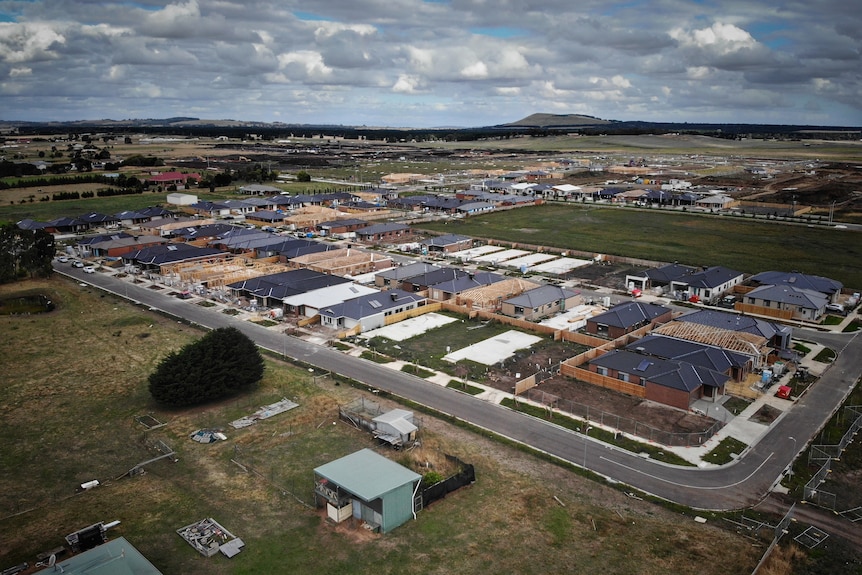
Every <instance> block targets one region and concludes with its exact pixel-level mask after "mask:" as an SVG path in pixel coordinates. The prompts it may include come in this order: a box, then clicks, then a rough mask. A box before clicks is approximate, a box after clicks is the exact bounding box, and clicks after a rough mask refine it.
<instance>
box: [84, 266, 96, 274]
mask: <svg viewBox="0 0 862 575" xmlns="http://www.w3.org/2000/svg"><path fill="white" fill-rule="evenodd" d="M84 273H85V274H94V273H96V268H94V267H93V266H87V267H85V268H84Z"/></svg>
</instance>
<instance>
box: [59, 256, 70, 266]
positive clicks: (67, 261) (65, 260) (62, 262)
mask: <svg viewBox="0 0 862 575" xmlns="http://www.w3.org/2000/svg"><path fill="white" fill-rule="evenodd" d="M57 261H58V262H60V263H61V264H67V263H69V258H67V257H66V256H60V257H58V258H57Z"/></svg>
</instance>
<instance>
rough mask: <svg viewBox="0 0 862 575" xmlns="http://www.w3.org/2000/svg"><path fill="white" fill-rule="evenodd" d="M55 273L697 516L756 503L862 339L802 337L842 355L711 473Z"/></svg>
mask: <svg viewBox="0 0 862 575" xmlns="http://www.w3.org/2000/svg"><path fill="white" fill-rule="evenodd" d="M56 269H57V271H58V272H60V273H63V274H65V275H68V276H70V277H72V278H74V279H76V280H78V281H83V282H87V283H89V284H91V285H94V286H97V287H99V288H102V289H105V290H107V291H110V292H113V293H115V294H117V295H119V296H123V297H127V298H129V299H132V300H135V301H137V302H139V303H141V304H142V305H145V306H148V307H151V308H155V309H159V310H162V311H164V312H166V313H169V314H171V315H174V316H176V317H181V318H185V319H186V320H188V321H191V322H194V323H196V324H199V325H201V326H205V327H207V328H213V329H214V328H219V327H226V326H233V327H236V328H238V329H240V330H241V331H242V332H243V333H245V334H246V335H248V336H249V337H250V338H252V339H253V340H254V341H255V342H257V343H258V345H260V346H261V347H264V348H266V349H269V350H271V351H274V352H276V353H279V354H282V353H284V354H286V355H287V356H289V357H292V358H296V359H298V360H301V361H303V362H306V363H308V364H311V365H314V366H317V367H318V368H320V369H323V370H327V371H331V372H334V373H338V374H341V375H344V376H347V377H349V378H352V379H355V380H357V381H361V382H363V383H365V384H367V385H370V386H372V387H374V388H377V389H380V390H384V391H387V392H390V393H393V394H395V395H397V396H400V397H403V398H406V399H409V400H411V401H414V402H417V403H420V404H423V405H426V406H428V407H430V408H432V409H434V410H436V411H438V412H441V413H444V414H447V415H450V416H452V417H456V418H458V419H461V420H463V421H466V422H469V423H471V424H472V425H474V426H477V427H480V428H483V429H486V430H488V431H491V432H493V433H496V434H499V435H502V436H505V437H508V438H510V439H512V440H514V441H517V442H521V443H523V444H526V445H529V446H531V447H532V448H534V449H537V450H540V451H543V452H546V453H548V454H550V455H552V456H554V457H557V458H559V459H562V460H564V461H567V462H570V463H572V464H575V465H578V466H584V467H586V468H588V469H591V470H593V471H594V472H596V473H598V474H601V475H603V476H605V477H607V478H609V479H610V480H613V481H618V482H621V483H624V484H627V485H630V486H632V487H635V488H637V489H639V490H641V491H643V492H646V493H649V494H652V495H655V496H658V497H661V498H663V499H666V500H669V501H674V502H677V503H680V504H683V505H687V506H690V507H693V508H697V509H709V510H736V509H742V508H747V507H750V506H752V505H754V504H756V503H757V502H759V501H760V500H762V499H763V498H764V497H765V496H766V495H767V494H768V493H769V491H770V488H771V487H772V486H773V485H774V484H775V482H776V481H777V480H778V479H779V478H780V475H781V474H782V472H783V471H784V470H785V469H786V468H787V467H788V465H789V464H790V463H791V462H792V460H793V459H794V458H795V456H796V455H797V454H798V453H799V452H800V451H802V450H803V449H804V447H805V444H806V443H807V441H809V439H810V438H812V437H814V436H815V435H816V434H817V432H818V430H819V429H820V428H821V427H822V426H823V425H824V424H825V423H826V421H828V419H829V417H830V416H831V415H832V413H833V412H834V411H835V410H836V409H837V408H838V407H839V406H840V405H841V403H842V402H843V401H844V399H845V398H846V396H847V395H848V394H849V392H850V391H851V390H852V388H853V384H854V382H855V381H856V380H857V379H858V378H859V377H860V375H862V361H859V358H862V338H860V337H858V336H857V335H855V334H852V335H838V334H823V333H814V334H812V337H810V338H809V337H808V335H807V334H806V336H805V337H806V338H807V339H812V340H814V338H815V337H816V338H818V339H819V340H826V341H829V342H831V343H830V345H831V346H832V347H833V348H834V349H835V350H836V351H840V352H841V353H839V355H838V357H837V359H836V360H835V362H834V363H833V364H832V366H831V367H830V368H829V369H827V370H826V372H825V373H824V374H823V375H822V377H821V378H820V380H819V382H818V383H817V385H815V386H813V387H812V388H811V390H810V391H809V392H808V393H807V394H806V395H805V396H803V398H802V399H800V400H799V401H798V402H797V405H796V406H795V407H794V409H792V410H791V411H789V412H787V414H786V415H785V416H784V417H782V418H781V419H779V420H778V421H777V422H776V423H775V424H773V425H772V427H771V428H770V430H769V432H768V433H767V435H766V436H765V437H764V438H762V439H761V441H759V442H758V443H757V445H755V446H754V447H753V448H751V449H749V450H748V451H747V452H745V453H744V454H742V456H741V457H740V458H739V459H738V460H736V461H735V462H733V463H731V464H729V465H725V466H722V467H719V468H709V469H699V468H690V467H677V466H672V465H667V464H663V463H660V462H656V461H654V460H649V459H645V458H642V457H639V456H637V455H635V454H632V453H630V452H628V451H623V450H620V449H617V448H614V447H612V446H609V445H607V444H605V443H602V442H598V441H595V440H592V439H590V438H587V437H584V436H583V435H581V434H578V433H574V432H571V431H569V430H566V429H563V428H561V427H558V426H556V425H553V424H552V423H548V422H545V421H542V420H539V419H535V418H532V417H528V416H525V415H523V414H521V413H518V412H515V411H512V410H509V409H506V408H504V407H501V406H499V405H496V404H492V403H488V402H485V401H482V400H479V399H476V398H475V397H473V396H471V395H467V394H463V393H460V392H457V391H455V390H453V389H449V388H446V387H441V386H438V385H434V384H429V383H428V382H426V381H424V380H422V379H420V378H417V377H415V376H412V375H410V374H406V373H403V372H400V371H394V370H392V369H389V368H386V367H383V366H381V365H379V364H376V363H373V362H370V361H366V360H363V359H359V358H355V357H352V356H349V355H346V354H343V353H340V352H338V351H334V350H332V349H330V348H326V347H322V346H319V345H315V344H312V343H308V342H306V341H303V340H300V339H297V338H294V337H290V336H286V335H283V334H279V333H276V332H273V331H270V330H267V329H265V328H263V327H261V326H258V325H255V324H253V323H250V322H247V321H242V320H239V319H236V318H234V317H232V316H228V315H226V314H223V313H218V312H214V311H213V310H211V309H208V308H204V307H201V306H198V305H195V304H194V303H191V302H189V301H183V300H180V299H177V298H172V297H167V296H166V294H165V290H158V291H156V290H151V289H148V288H146V287H140V286H138V285H134V284H130V283H129V282H126V281H123V280H121V279H116V278H114V277H112V276H109V275H106V274H103V273H95V274H85V273H83V272H82V271H81V270H80V269H75V268H70V267H67V266H65V265H64V264H57V268H56ZM791 437H792V438H795V440H792V439H790V438H791Z"/></svg>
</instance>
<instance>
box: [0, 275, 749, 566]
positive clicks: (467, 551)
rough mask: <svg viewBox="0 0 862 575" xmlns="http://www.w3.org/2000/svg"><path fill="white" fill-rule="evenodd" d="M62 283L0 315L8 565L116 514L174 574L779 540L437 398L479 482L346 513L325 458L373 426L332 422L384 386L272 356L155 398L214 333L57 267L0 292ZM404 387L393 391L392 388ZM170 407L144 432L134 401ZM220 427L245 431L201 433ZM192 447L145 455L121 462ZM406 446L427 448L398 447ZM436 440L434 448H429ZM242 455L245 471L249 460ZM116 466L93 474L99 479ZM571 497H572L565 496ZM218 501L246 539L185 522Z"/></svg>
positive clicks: (551, 556)
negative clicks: (259, 371)
mask: <svg viewBox="0 0 862 575" xmlns="http://www.w3.org/2000/svg"><path fill="white" fill-rule="evenodd" d="M25 290H31V291H36V292H46V293H50V295H51V297H52V299H53V300H54V301H55V302H57V303H58V308H57V309H56V310H55V311H54V312H51V313H49V314H42V315H30V316H18V317H9V316H2V317H0V333H3V337H2V338H0V356H2V357H3V361H2V362H0V381H2V382H3V385H2V386H0V429H2V430H3V431H2V433H3V436H2V437H3V448H2V449H0V566H2V567H4V568H5V567H6V566H11V565H15V564H17V563H20V562H22V561H30V562H31V564H32V562H33V561H34V557H35V555H36V554H37V553H39V552H41V551H45V550H47V549H51V548H54V547H56V546H58V545H60V544H62V542H63V536H65V535H66V534H68V533H71V532H72V531H75V530H77V529H79V528H81V527H85V526H87V525H90V524H92V523H95V522H98V521H111V520H114V519H118V520H120V521H121V524H120V525H119V526H118V527H117V528H115V529H114V530H112V531H111V532H109V535H110V536H112V537H115V536H119V535H122V536H125V537H126V538H127V539H129V540H130V541H131V542H132V543H133V544H134V545H135V546H136V547H137V548H138V549H139V550H141V552H142V553H144V555H146V556H147V557H148V558H149V559H150V560H151V561H152V562H153V563H154V565H155V566H156V567H157V568H159V569H160V570H161V571H162V572H163V573H165V574H168V573H183V574H186V575H196V574H204V573H206V574H208V575H222V574H245V573H284V572H296V573H321V574H344V573H350V574H371V573H375V574H376V573H381V572H383V573H398V574H407V575H411V574H415V575H425V574H427V573H447V574H462V573H463V574H474V573H502V572H506V573H523V574H537V575H538V574H545V573H560V572H570V573H571V572H573V573H585V574H586V573H609V574H612V575H613V574H619V575H629V574H631V573H639V574H644V575H652V574H656V575H659V574H661V575H664V574H666V573H668V572H673V573H679V574H695V573H696V574H704V575H718V574H725V573H750V572H751V570H752V569H753V567H754V565H755V564H756V563H757V561H758V559H759V557H760V553H761V552H762V548H758V547H755V546H753V545H752V544H751V540H749V539H747V538H745V537H742V536H739V535H736V534H735V533H733V532H731V531H727V530H724V529H721V528H719V525H721V524H723V522H722V521H721V519H720V518H719V517H717V516H715V515H713V514H709V513H702V512H701V513H698V514H699V515H703V516H706V517H709V518H710V523H709V524H707V525H699V524H697V523H695V522H694V521H693V520H692V517H693V515H694V512H691V513H690V515H683V516H681V515H679V514H677V513H674V512H672V511H670V510H668V509H665V508H662V507H660V506H657V505H654V504H652V503H649V502H647V501H638V500H635V499H631V498H629V497H626V496H625V495H624V494H623V493H621V492H620V491H618V490H617V489H614V488H612V487H610V486H607V485H604V484H602V483H601V482H594V481H590V480H587V479H584V478H583V477H581V476H580V475H578V474H577V473H573V472H572V471H570V470H568V469H565V468H563V467H560V466H556V465H553V464H551V463H548V462H546V461H543V460H541V459H539V458H537V457H535V456H532V455H529V454H526V453H524V452H523V451H520V450H517V449H515V448H514V447H509V446H506V445H504V444H501V443H498V442H496V441H494V440H491V439H489V438H488V437H486V436H484V435H482V434H477V433H473V432H470V431H466V430H464V429H461V428H458V427H453V426H451V425H450V424H448V423H444V422H442V421H439V420H437V419H435V418H433V417H431V416H428V415H427V414H421V434H422V442H423V446H422V449H425V450H427V451H426V452H425V453H427V454H433V453H437V454H439V453H442V452H445V453H451V454H454V455H456V456H458V457H459V458H461V459H462V460H464V461H468V462H470V463H473V464H474V465H475V467H476V472H477V477H478V481H477V483H476V484H475V485H473V486H470V487H467V488H465V489H462V490H461V491H458V492H456V493H452V494H450V495H449V496H447V497H446V498H445V499H443V500H441V501H439V502H437V503H435V504H434V505H432V506H431V507H429V508H428V509H426V510H423V511H422V512H421V513H420V514H419V516H418V520H417V521H410V522H408V523H407V524H405V525H403V526H402V527H400V528H398V529H396V530H395V531H393V532H392V533H390V534H387V535H385V536H382V537H377V536H371V535H369V534H367V533H366V532H365V530H363V529H350V528H346V527H344V526H342V527H344V528H342V527H339V528H338V529H335V528H334V527H333V526H332V525H330V524H328V523H327V522H326V521H324V519H323V518H322V517H321V515H319V514H318V513H317V512H315V511H314V510H312V509H309V508H308V507H307V506H306V505H305V503H307V502H309V501H310V500H311V495H310V494H311V489H312V475H313V474H312V470H313V469H314V467H316V466H318V465H320V464H322V463H325V462H328V461H331V460H332V459H335V458H337V457H340V456H342V455H345V454H347V453H350V452H352V451H354V450H357V449H360V448H363V447H368V446H371V444H372V439H371V437H370V436H369V434H367V433H365V432H362V431H359V430H357V429H355V428H353V427H352V426H348V425H346V424H343V423H337V424H335V425H333V422H334V421H336V419H337V407H338V405H341V404H344V403H347V402H349V401H351V400H352V399H354V398H356V397H358V396H360V395H361V394H366V397H367V398H368V399H373V400H375V401H386V400H385V399H380V398H377V397H374V396H372V395H371V394H367V393H366V392H364V391H360V390H357V389H354V388H352V387H350V386H349V385H345V384H341V385H335V383H334V382H332V381H331V380H319V381H318V382H317V383H313V382H312V381H311V377H309V374H308V372H307V371H306V370H304V369H300V368H297V367H295V366H291V365H289V364H286V363H283V362H280V361H275V360H267V362H266V369H265V375H264V379H263V381H262V382H261V385H260V386H259V388H258V389H257V390H255V391H254V392H252V393H250V394H249V395H245V396H242V397H239V398H236V399H232V400H228V401H224V402H220V403H216V404H212V405H207V406H204V407H199V408H193V409H184V410H166V409H162V408H160V407H158V406H157V405H154V404H153V403H152V402H151V400H150V398H149V394H148V392H147V387H146V377H147V376H148V374H149V373H150V372H151V371H152V370H153V369H154V367H155V366H156V365H157V363H158V362H159V361H160V359H161V358H163V357H164V356H165V354H167V353H168V352H170V351H172V350H176V349H178V348H179V347H181V346H182V345H184V344H185V343H188V342H189V341H192V340H193V339H195V338H197V337H199V336H200V333H199V332H198V331H196V330H195V329H193V328H190V327H188V326H186V325H184V324H181V323H178V322H177V321H176V320H173V319H169V318H164V317H161V316H159V315H156V314H153V313H151V312H149V311H147V310H146V309H143V308H140V307H137V306H134V305H131V304H128V303H125V302H122V301H120V300H118V299H116V298H114V297H112V296H107V295H103V294H101V293H99V292H97V291H96V290H94V289H92V288H89V287H83V286H80V285H78V284H77V283H74V282H70V281H66V280H63V279H62V278H53V279H51V280H40V281H28V282H24V283H21V284H15V285H3V286H0V297H5V296H7V295H12V294H18V293H20V292H21V291H25ZM285 396H286V397H288V398H290V399H293V400H295V401H296V402H297V403H299V407H298V408H296V409H294V410H292V411H289V412H287V413H285V414H282V415H280V416H277V417H273V418H271V419H268V420H266V421H263V422H260V423H258V424H257V425H254V426H251V427H249V428H246V429H242V430H234V429H233V428H231V427H230V426H229V425H228V423H229V422H230V421H232V420H233V419H236V418H237V417H240V416H242V415H248V414H250V413H251V412H253V411H254V410H256V409H257V408H258V407H259V406H261V405H265V404H268V403H271V402H273V401H275V400H277V399H280V398H281V397H285ZM393 405H394V404H393ZM143 414H152V415H153V416H154V417H156V418H157V419H159V420H160V421H163V422H166V423H167V425H166V426H165V427H162V428H158V429H153V430H151V431H146V430H145V429H144V428H143V427H142V426H141V425H140V424H138V423H137V422H136V421H135V419H134V418H135V416H136V415H143ZM201 428H221V429H224V430H225V433H226V434H227V435H228V440H227V441H225V442H219V443H214V444H209V445H201V444H198V443H196V442H193V441H191V439H189V434H191V433H193V432H194V431H195V430H197V429H201ZM157 439H159V440H162V441H164V442H166V443H167V444H168V445H170V446H171V447H172V448H173V449H175V450H176V453H177V457H178V461H177V462H176V463H173V462H170V461H167V460H163V461H158V462H155V463H153V464H151V465H149V466H147V467H146V473H145V474H144V475H142V476H138V477H134V478H128V477H126V478H120V476H121V475H123V474H124V473H125V472H126V471H128V470H129V469H130V468H131V467H133V466H134V465H135V464H137V463H139V462H141V461H144V460H146V459H149V458H152V457H154V456H155V455H156V454H157V453H156V452H154V450H153V449H152V448H151V447H149V446H150V445H151V444H152V443H153V442H154V441H155V440H157ZM386 453H387V454H388V455H390V456H391V457H392V458H393V459H395V460H397V461H404V460H405V458H408V457H410V455H411V453H412V452H409V453H408V452H399V453H394V452H386ZM418 457H422V458H425V457H430V455H419V456H418ZM232 460H234V461H238V462H240V463H242V464H243V465H244V466H245V470H244V469H243V468H241V467H239V466H238V465H236V464H235V463H233V462H232ZM92 479H98V480H99V481H100V482H101V483H102V485H100V486H99V487H97V488H95V489H93V490H90V491H86V492H79V490H78V486H79V485H80V484H81V483H82V482H85V481H90V480H92ZM554 497H556V498H558V499H559V501H560V502H562V503H564V504H565V507H563V506H561V505H560V503H558V502H557V501H556V500H555V499H554ZM205 517H214V518H215V519H216V520H218V521H219V522H220V523H222V524H223V525H224V526H225V527H226V528H228V529H230V530H231V531H232V532H233V533H235V534H236V535H238V536H240V537H242V539H243V540H244V541H245V543H246V547H245V550H244V551H243V552H242V553H241V554H240V555H238V556H237V557H235V558H233V559H231V560H228V559H226V558H224V557H221V556H220V555H217V556H215V557H212V558H209V559H205V558H204V557H202V556H200V555H199V554H198V553H197V552H196V551H194V550H193V549H192V548H191V547H190V546H188V545H187V544H186V543H185V542H184V541H183V540H182V539H181V538H180V537H179V536H177V535H176V533H175V530H176V529H178V528H179V527H182V526H184V525H187V524H189V523H192V522H194V521H197V520H199V519H203V518H205Z"/></svg>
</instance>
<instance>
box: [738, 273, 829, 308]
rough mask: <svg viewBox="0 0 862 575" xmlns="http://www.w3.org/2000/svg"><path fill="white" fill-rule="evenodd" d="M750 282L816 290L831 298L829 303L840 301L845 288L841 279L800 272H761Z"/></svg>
mask: <svg viewBox="0 0 862 575" xmlns="http://www.w3.org/2000/svg"><path fill="white" fill-rule="evenodd" d="M748 282H749V283H750V284H752V285H755V286H766V285H773V286H779V285H786V286H791V287H794V288H797V289H805V290H811V291H815V292H818V293H820V294H822V295H823V296H824V297H825V298H826V299H827V300H829V302H828V303H838V296H839V295H840V294H841V290H842V289H843V288H844V284H842V283H841V282H839V281H836V280H833V279H829V278H825V277H821V276H813V275H808V274H801V273H799V272H777V271H768V272H761V273H759V274H756V275H753V276H751V277H750V278H748Z"/></svg>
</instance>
